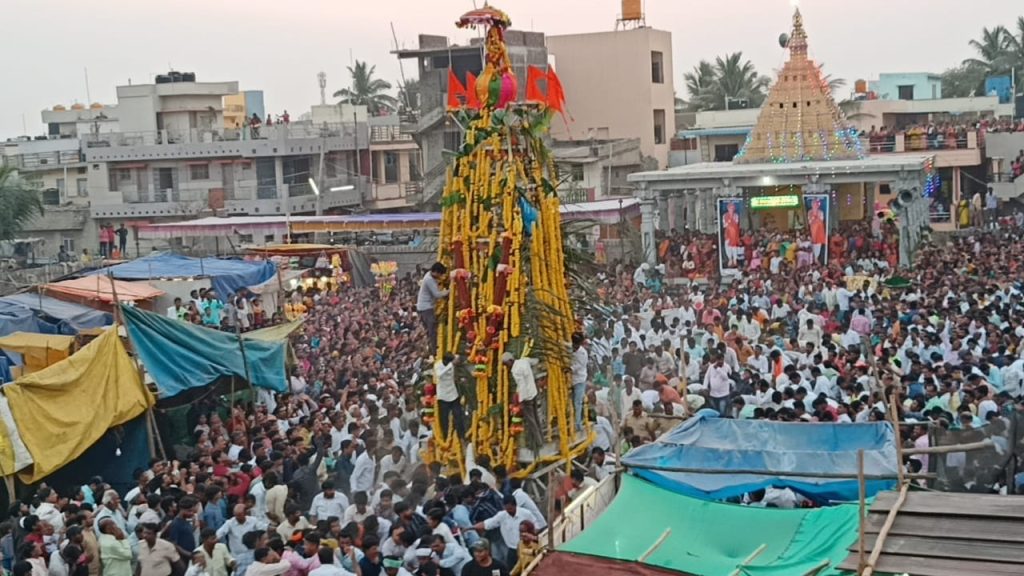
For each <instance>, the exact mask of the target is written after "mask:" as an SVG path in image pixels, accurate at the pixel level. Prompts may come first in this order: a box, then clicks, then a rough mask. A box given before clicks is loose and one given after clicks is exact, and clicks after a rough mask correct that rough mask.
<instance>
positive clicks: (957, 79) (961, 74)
mask: <svg viewBox="0 0 1024 576" xmlns="http://www.w3.org/2000/svg"><path fill="white" fill-rule="evenodd" d="M985 75H986V74H985V68H983V67H981V66H979V65H977V64H974V63H970V64H961V65H959V66H954V67H952V68H949V69H947V70H946V71H944V72H943V73H942V97H943V98H967V97H969V96H980V95H981V94H984V91H985Z"/></svg>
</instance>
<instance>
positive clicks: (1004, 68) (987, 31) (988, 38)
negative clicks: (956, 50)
mask: <svg viewBox="0 0 1024 576" xmlns="http://www.w3.org/2000/svg"><path fill="white" fill-rule="evenodd" d="M1013 40H1014V38H1013V36H1012V35H1011V34H1010V33H1009V31H1007V29H1006V27H1004V26H996V27H995V28H982V30H981V38H979V39H976V40H971V41H970V42H968V43H967V44H968V45H969V46H970V47H971V48H973V49H974V51H975V52H977V53H978V56H977V58H968V59H966V60H964V62H963V63H964V64H966V65H974V66H980V67H982V68H984V69H985V71H987V72H988V73H990V74H1000V73H1004V72H1009V71H1010V65H1011V50H1012V42H1013Z"/></svg>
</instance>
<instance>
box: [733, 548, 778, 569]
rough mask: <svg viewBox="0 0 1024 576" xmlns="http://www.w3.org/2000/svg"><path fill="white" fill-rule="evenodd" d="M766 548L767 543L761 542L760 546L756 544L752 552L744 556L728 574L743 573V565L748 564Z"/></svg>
mask: <svg viewBox="0 0 1024 576" xmlns="http://www.w3.org/2000/svg"><path fill="white" fill-rule="evenodd" d="M767 548H768V545H767V544H761V545H760V546H758V547H757V549H756V550H754V551H753V552H751V553H750V556H747V557H746V558H744V559H743V562H740V563H739V565H738V566H736V569H735V570H733V571H732V572H730V573H729V576H739V575H740V574H742V573H743V567H744V566H746V565H748V564H750V563H751V562H753V561H754V559H755V558H757V557H758V556H760V555H761V553H762V552H764V551H765V550H766V549H767Z"/></svg>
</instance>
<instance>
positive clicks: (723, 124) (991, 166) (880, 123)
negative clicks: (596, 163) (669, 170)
mask: <svg viewBox="0 0 1024 576" xmlns="http://www.w3.org/2000/svg"><path fill="white" fill-rule="evenodd" d="M893 76H898V75H893ZM759 113H760V110H759V109H753V110H728V111H710V112H698V113H697V114H696V120H695V123H694V126H693V127H692V128H689V129H686V130H681V131H679V133H678V135H677V136H678V138H679V140H680V141H681V142H679V143H680V145H679V146H678V148H679V149H678V150H673V151H672V153H671V165H672V166H683V165H687V164H696V163H701V162H729V161H731V160H732V158H733V156H735V155H736V153H737V152H738V151H739V150H740V149H741V148H742V147H743V143H744V142H745V141H746V139H747V135H748V134H749V133H750V131H751V130H752V129H753V126H754V123H755V122H756V118H757V116H758V114H759ZM846 115H847V120H848V121H849V123H850V124H851V125H853V126H854V127H856V128H857V129H858V130H861V131H862V135H861V145H862V147H863V148H864V150H866V151H868V152H870V153H871V154H872V155H880V154H915V155H919V154H921V153H929V154H933V155H934V157H935V167H936V168H937V169H938V172H939V182H940V186H939V189H938V190H937V191H936V194H935V196H934V202H933V212H932V224H933V226H934V227H935V228H936V229H938V230H942V229H947V228H952V226H953V220H952V214H951V212H952V210H951V207H952V206H955V205H956V203H957V202H959V200H960V198H962V197H967V198H970V197H971V196H972V195H973V194H974V192H976V191H979V190H984V188H985V187H986V185H987V182H988V181H989V178H988V175H989V174H998V173H999V172H1000V169H1001V168H1000V167H1002V168H1005V169H1008V167H1009V164H1008V163H1002V164H1001V163H999V162H998V161H996V160H995V158H1001V157H1005V156H1006V151H1005V150H1002V148H1000V146H1001V145H1000V144H996V143H995V142H993V141H992V139H991V137H992V136H997V135H995V134H989V135H986V136H984V137H983V136H982V135H981V134H980V133H979V132H978V131H976V130H973V129H963V130H959V129H958V130H957V134H956V137H955V138H949V137H947V135H946V134H945V133H944V134H943V138H942V140H941V144H939V143H938V141H936V140H933V141H932V142H929V141H928V139H927V136H925V135H923V133H922V132H921V130H920V128H916V127H920V126H925V125H928V124H935V125H946V124H951V125H955V126H965V125H968V124H970V123H972V122H976V121H979V120H982V119H986V118H988V119H992V118H1007V117H1012V116H1013V105H1012V104H1001V103H1000V102H999V99H998V98H997V97H995V96H979V97H972V98H939V99H934V100H933V99H915V100H899V99H896V100H882V99H876V100H860V101H856V102H853V103H850V104H847V105H846ZM882 127H885V128H886V129H888V130H889V131H890V132H891V135H890V136H889V137H888V138H887V139H885V140H884V141H879V140H875V141H874V143H873V142H872V140H871V138H870V136H869V135H870V132H871V130H872V129H873V128H874V129H880V128H882ZM1011 136H1012V135H1011ZM1005 140H1007V141H1008V142H1009V140H1013V138H1006V139H1005ZM996 141H997V142H1001V141H1002V139H1000V138H999V137H998V136H997V139H996ZM993 145H995V146H996V148H995V151H992V148H993ZM986 146H987V147H988V148H989V149H990V151H989V152H986V151H985V148H986ZM1007 146H1009V147H1012V146H1013V144H1009V143H1008V144H1007ZM1021 148H1024V146H1021ZM986 157H987V158H988V160H986ZM1011 161H1012V159H1011ZM996 180H997V182H996V183H995V184H994V185H993V186H994V188H995V189H996V191H997V194H999V195H1000V197H1005V198H1010V197H1014V196H1016V195H1018V194H1020V193H1021V192H1024V188H1021V192H1018V191H1017V188H1016V187H1017V186H1024V185H1021V184H1016V183H1010V182H1000V181H999V179H998V178H997V179H996Z"/></svg>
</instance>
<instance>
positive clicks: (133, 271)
mask: <svg viewBox="0 0 1024 576" xmlns="http://www.w3.org/2000/svg"><path fill="white" fill-rule="evenodd" d="M276 273H277V266H276V265H274V263H273V262H246V261H244V260H227V259H223V258H191V257H189V256H181V255H180V254H171V253H164V252H161V253H156V254H152V255H150V256H145V257H143V258H138V259H135V260H132V261H131V262H125V263H124V264H117V265H115V266H111V267H109V268H103V269H100V270H95V271H93V272H90V274H104V275H106V274H111V275H113V277H114V278H115V279H117V280H152V279H158V278H209V279H210V285H211V287H212V288H213V289H214V290H215V291H216V293H217V297H218V298H221V299H224V298H226V297H227V296H229V295H230V294H233V293H234V292H237V291H238V289H239V288H246V287H249V286H256V285H259V284H262V283H264V282H266V281H267V280H270V279H271V278H273V276H274V274H276Z"/></svg>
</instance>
